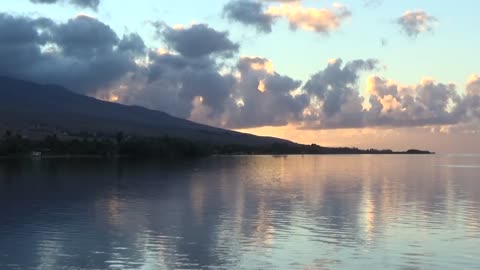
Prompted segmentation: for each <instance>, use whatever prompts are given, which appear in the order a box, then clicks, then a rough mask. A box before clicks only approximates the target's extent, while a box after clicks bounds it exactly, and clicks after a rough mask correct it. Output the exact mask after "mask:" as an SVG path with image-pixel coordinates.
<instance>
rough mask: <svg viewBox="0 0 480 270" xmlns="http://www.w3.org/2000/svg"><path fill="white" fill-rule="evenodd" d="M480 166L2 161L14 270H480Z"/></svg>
mask: <svg viewBox="0 0 480 270" xmlns="http://www.w3.org/2000/svg"><path fill="white" fill-rule="evenodd" d="M445 164H446V165H451V166H445ZM479 164H480V157H478V156H317V157H310V156H303V157H302V156H297V157H281V158H272V157H267V156H264V157H215V158H210V159H204V160H197V161H183V162H177V163H170V164H166V163H161V162H155V161H150V162H145V161H134V160H110V161H105V160H62V159H59V160H33V161H31V160H25V161H12V160H1V161H0V203H1V205H2V206H3V207H2V210H3V212H2V217H1V222H0V269H363V268H366V267H370V268H372V269H437V268H440V269H478V267H479V266H480V259H479V258H480V251H477V250H478V246H479V245H480V183H479V181H478V175H479V174H480V171H479V170H476V169H474V168H472V167H473V166H477V165H479ZM462 165H463V166H469V168H462V167H459V166H462Z"/></svg>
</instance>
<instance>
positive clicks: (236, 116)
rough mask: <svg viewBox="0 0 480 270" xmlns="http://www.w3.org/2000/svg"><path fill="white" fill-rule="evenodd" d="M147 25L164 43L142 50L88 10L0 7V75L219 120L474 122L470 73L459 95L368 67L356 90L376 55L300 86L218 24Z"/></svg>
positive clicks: (479, 97) (334, 66)
mask: <svg viewBox="0 0 480 270" xmlns="http://www.w3.org/2000/svg"><path fill="white" fill-rule="evenodd" d="M157 30H158V34H159V37H161V38H162V39H163V40H164V41H165V44H166V45H168V47H169V49H154V48H147V47H146V46H145V44H144V42H143V39H142V38H141V37H140V36H139V35H138V34H135V33H131V34H126V35H124V36H118V35H117V34H116V33H115V32H114V31H113V30H112V29H111V28H110V27H109V26H108V25H106V24H104V23H102V22H101V21H98V20H97V19H94V18H91V17H88V16H78V17H75V18H72V19H70V20H68V21H67V22H64V23H58V22H55V21H52V20H50V19H48V18H29V17H23V16H11V15H7V14H2V13H0V36H1V37H2V39H0V59H2V61H0V75H2V76H11V77H16V78H21V79H26V80H30V81H35V82H40V83H48V84H58V85H61V86H65V87H67V88H69V89H72V90H74V91H76V92H78V93H83V94H88V95H94V96H97V97H101V98H103V99H107V100H114V101H117V102H121V103H126V104H132V105H133V104H134V105H141V106H147V107H149V108H152V109H157V110H161V111H165V112H167V113H170V114H173V115H175V116H179V117H183V118H190V119H194V120H197V121H200V122H203V123H208V124H213V125H216V126H219V127H227V128H253V127H262V126H284V125H295V126H301V127H303V128H304V129H312V130H315V129H342V128H357V127H362V128H363V127H412V126H419V127H423V126H438V127H445V126H447V127H451V126H455V127H458V128H459V129H464V130H466V129H467V128H469V129H471V130H473V128H475V127H476V130H478V123H480V77H479V76H478V75H472V76H471V77H470V78H469V80H468V81H467V86H466V89H465V90H466V91H465V94H459V92H458V91H457V87H456V86H455V85H453V84H448V83H440V82H436V81H435V80H433V79H428V78H426V79H423V80H422V81H420V82H419V83H418V84H415V85H402V84H400V83H397V82H395V81H393V80H389V79H385V78H382V77H379V76H376V75H374V74H370V76H369V77H368V79H367V83H366V85H365V87H366V94H361V91H360V89H361V88H362V86H361V85H360V83H359V80H360V78H361V76H362V74H364V73H375V72H376V70H377V69H378V67H379V66H380V64H379V63H378V61H377V60H374V59H366V60H362V59H359V60H354V61H350V62H344V61H342V60H341V59H334V60H331V61H329V63H328V64H327V65H326V67H325V68H323V69H321V70H319V71H318V72H316V73H315V74H313V75H312V76H311V78H310V79H309V80H308V81H307V82H306V83H305V84H302V82H301V81H299V80H296V79H295V78H292V77H290V76H288V75H282V74H279V73H278V72H277V71H276V70H275V66H274V64H273V63H272V61H270V60H269V59H266V58H263V57H251V56H249V57H247V56H244V57H240V58H238V59H237V58H235V54H236V53H237V51H238V48H239V45H238V44H236V43H234V42H232V41H231V40H230V39H229V38H228V32H220V31H217V30H215V29H213V28H211V27H208V26H207V25H202V24H197V25H192V26H190V27H171V26H168V25H160V26H159V27H158V28H157ZM195 45H196V46H195ZM226 56H229V57H232V58H225V57H226ZM231 63H236V64H235V65H231ZM445 130H446V129H445ZM449 130H455V129H454V128H449ZM466 131H467V130H466Z"/></svg>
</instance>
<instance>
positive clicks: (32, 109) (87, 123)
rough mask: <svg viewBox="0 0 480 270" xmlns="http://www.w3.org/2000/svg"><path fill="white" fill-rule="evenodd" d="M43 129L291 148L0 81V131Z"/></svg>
mask: <svg viewBox="0 0 480 270" xmlns="http://www.w3.org/2000/svg"><path fill="white" fill-rule="evenodd" d="M2 126H3V128H4V129H12V130H21V129H27V128H29V127H32V126H46V127H48V128H50V129H61V130H65V131H68V132H72V133H78V132H91V133H96V132H104V133H107V134H114V133H117V132H123V133H125V134H129V135H137V136H173V137H181V138H185V139H190V140H196V141H205V142H208V143H218V144H245V145H263V144H272V143H287V144H295V143H294V142H291V141H288V140H283V139H279V138H274V137H261V136H255V135H251V134H246V133H240V132H236V131H231V130H227V129H221V128H217V127H211V126H208V125H203V124H199V123H196V122H193V121H189V120H186V119H181V118H177V117H174V116H171V115H169V114H167V113H165V112H162V111H157V110H151V109H148V108H144V107H141V106H137V105H123V104H119V103H112V102H108V101H103V100H99V99H96V98H93V97H89V96H85V95H81V94H77V93H74V92H72V91H70V90H68V89H66V88H64V87H61V86H57V85H49V84H38V83H34V82H29V81H25V80H20V79H14V78H10V77H4V76H0V129H1V128H2Z"/></svg>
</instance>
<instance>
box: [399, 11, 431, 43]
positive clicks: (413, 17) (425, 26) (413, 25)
mask: <svg viewBox="0 0 480 270" xmlns="http://www.w3.org/2000/svg"><path fill="white" fill-rule="evenodd" d="M437 21H438V20H437V18H435V17H433V16H431V15H429V14H427V13H426V12H425V11H423V10H418V11H407V12H405V13H404V14H403V15H402V16H400V17H399V18H398V19H397V20H396V23H397V24H398V25H399V26H400V28H401V30H402V31H403V32H404V33H405V34H406V35H408V36H409V37H412V38H416V37H417V36H418V35H419V34H420V33H423V32H431V31H432V30H433V27H434V25H435V23H436V22H437Z"/></svg>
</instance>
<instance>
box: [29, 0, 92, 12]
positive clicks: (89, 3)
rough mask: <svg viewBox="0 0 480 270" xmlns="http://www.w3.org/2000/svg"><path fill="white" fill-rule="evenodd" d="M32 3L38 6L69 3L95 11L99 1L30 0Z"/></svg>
mask: <svg viewBox="0 0 480 270" xmlns="http://www.w3.org/2000/svg"><path fill="white" fill-rule="evenodd" d="M30 2H32V3H39V4H55V3H60V2H69V3H71V4H73V5H76V6H79V7H88V8H92V9H94V10H96V9H97V8H98V5H99V4H100V0H69V1H66V0H30Z"/></svg>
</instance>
